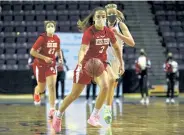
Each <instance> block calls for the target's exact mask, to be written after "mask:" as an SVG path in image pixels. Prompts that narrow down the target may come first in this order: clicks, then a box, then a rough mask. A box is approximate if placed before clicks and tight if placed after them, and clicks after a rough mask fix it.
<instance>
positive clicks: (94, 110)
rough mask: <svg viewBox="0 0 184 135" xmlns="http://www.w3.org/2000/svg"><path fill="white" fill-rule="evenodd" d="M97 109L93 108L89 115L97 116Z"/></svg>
mask: <svg viewBox="0 0 184 135" xmlns="http://www.w3.org/2000/svg"><path fill="white" fill-rule="evenodd" d="M99 111H100V110H99V109H96V108H94V109H93V112H92V114H91V115H99Z"/></svg>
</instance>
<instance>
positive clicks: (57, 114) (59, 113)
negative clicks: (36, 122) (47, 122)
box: [56, 110, 64, 118]
mask: <svg viewBox="0 0 184 135" xmlns="http://www.w3.org/2000/svg"><path fill="white" fill-rule="evenodd" d="M63 114H64V113H62V112H60V111H59V110H58V111H57V112H56V116H57V117H59V118H61V117H62V116H63Z"/></svg>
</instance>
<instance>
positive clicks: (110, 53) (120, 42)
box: [107, 21, 124, 62]
mask: <svg viewBox="0 0 184 135" xmlns="http://www.w3.org/2000/svg"><path fill="white" fill-rule="evenodd" d="M119 22H120V21H117V22H116V24H115V26H114V28H115V29H116V30H117V32H120V33H121V30H120V28H119ZM115 37H116V40H117V43H118V45H120V50H121V51H123V46H124V42H123V40H122V39H120V38H119V37H118V36H117V35H115ZM115 59H117V57H116V53H115V50H114V49H113V47H112V45H111V46H110V47H108V49H107V60H108V61H109V62H110V61H113V60H115Z"/></svg>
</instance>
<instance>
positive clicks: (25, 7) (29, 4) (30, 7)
mask: <svg viewBox="0 0 184 135" xmlns="http://www.w3.org/2000/svg"><path fill="white" fill-rule="evenodd" d="M23 10H24V11H30V10H33V3H32V2H31V1H24V4H23Z"/></svg>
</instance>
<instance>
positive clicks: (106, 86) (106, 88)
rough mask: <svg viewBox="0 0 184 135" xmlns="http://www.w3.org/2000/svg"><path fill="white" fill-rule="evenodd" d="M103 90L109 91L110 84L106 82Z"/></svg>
mask: <svg viewBox="0 0 184 135" xmlns="http://www.w3.org/2000/svg"><path fill="white" fill-rule="evenodd" d="M102 90H103V91H104V92H107V91H108V90H109V85H108V84H104V85H103V86H102Z"/></svg>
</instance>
